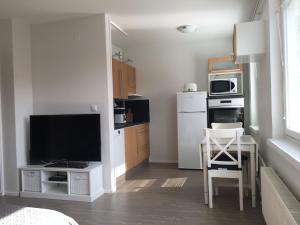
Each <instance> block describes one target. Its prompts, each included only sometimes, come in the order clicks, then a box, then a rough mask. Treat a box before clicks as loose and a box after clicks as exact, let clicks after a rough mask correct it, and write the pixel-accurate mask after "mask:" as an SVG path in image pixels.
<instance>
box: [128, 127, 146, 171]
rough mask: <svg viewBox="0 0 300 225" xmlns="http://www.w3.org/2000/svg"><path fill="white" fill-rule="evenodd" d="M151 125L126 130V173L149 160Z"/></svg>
mask: <svg viewBox="0 0 300 225" xmlns="http://www.w3.org/2000/svg"><path fill="white" fill-rule="evenodd" d="M149 155H150V146H149V124H139V125H136V126H132V127H126V128H125V164H126V171H128V170H130V169H132V168H134V167H136V166H137V165H139V164H140V163H142V162H144V161H145V160H147V159H148V158H149Z"/></svg>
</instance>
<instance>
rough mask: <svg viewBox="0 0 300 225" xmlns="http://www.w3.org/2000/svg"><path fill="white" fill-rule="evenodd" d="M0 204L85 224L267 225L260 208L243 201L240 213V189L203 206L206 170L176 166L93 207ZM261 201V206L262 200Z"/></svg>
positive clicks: (139, 176)
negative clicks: (59, 215)
mask: <svg viewBox="0 0 300 225" xmlns="http://www.w3.org/2000/svg"><path fill="white" fill-rule="evenodd" d="M0 202H7V203H13V204H18V205H25V206H32V207H42V208H49V209H55V210H58V211H61V212H63V213H65V214H67V215H69V216H71V217H73V218H74V219H75V220H76V221H77V222H78V223H79V224H80V225H104V224H105V225H148V224H149V225H150V224H153V225H173V224H176V225H194V224H195V225H196V224H197V225H202V224H208V225H212V224H214V225H219V224H220V225H227V224H228V225H229V224H230V225H236V224H238V225H240V224H241V225H242V224H245V225H246V224H255V225H259V224H265V222H264V219H263V216H262V213H261V207H260V205H259V204H258V207H257V208H255V209H253V208H251V199H250V197H247V198H245V199H244V205H245V206H244V207H245V211H244V212H240V211H239V201H238V190H237V189H235V188H220V195H219V196H217V197H215V198H214V208H213V209H209V208H208V207H207V206H206V205H205V204H204V196H203V177H202V171H194V170H178V169H177V168H176V165H160V164H151V165H149V166H145V167H143V168H141V169H140V171H139V172H138V173H136V174H135V176H133V177H132V178H131V179H128V180H127V181H126V182H125V183H123V184H122V185H120V187H119V188H118V192H117V193H112V194H104V195H103V196H101V197H100V198H98V199H97V200H96V201H94V202H93V203H83V202H71V201H60V200H46V199H29V198H17V197H3V198H0ZM258 202H260V201H259V200H258Z"/></svg>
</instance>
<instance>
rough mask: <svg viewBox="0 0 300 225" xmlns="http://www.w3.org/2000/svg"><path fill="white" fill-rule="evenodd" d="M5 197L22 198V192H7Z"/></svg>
mask: <svg viewBox="0 0 300 225" xmlns="http://www.w3.org/2000/svg"><path fill="white" fill-rule="evenodd" d="M4 196H17V197H18V196H20V192H16V191H5V192H4Z"/></svg>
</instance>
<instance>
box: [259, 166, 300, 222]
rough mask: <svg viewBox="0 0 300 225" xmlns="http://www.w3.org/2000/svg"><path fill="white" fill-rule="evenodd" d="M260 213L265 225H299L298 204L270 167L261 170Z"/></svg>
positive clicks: (299, 209)
mask: <svg viewBox="0 0 300 225" xmlns="http://www.w3.org/2000/svg"><path fill="white" fill-rule="evenodd" d="M261 195H262V211H263V215H264V217H265V220H266V223H267V225H296V224H300V204H299V202H298V201H297V199H296V198H295V197H294V195H293V194H292V193H291V192H290V190H289V189H288V188H287V186H286V185H285V184H284V183H283V181H282V180H281V179H280V178H279V176H278V175H277V174H276V173H275V171H274V170H273V169H272V168H271V167H262V168H261Z"/></svg>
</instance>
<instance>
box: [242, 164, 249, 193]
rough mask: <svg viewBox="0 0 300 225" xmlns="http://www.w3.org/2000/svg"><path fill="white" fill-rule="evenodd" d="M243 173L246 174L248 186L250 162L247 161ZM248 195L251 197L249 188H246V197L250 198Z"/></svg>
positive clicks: (245, 181)
mask: <svg viewBox="0 0 300 225" xmlns="http://www.w3.org/2000/svg"><path fill="white" fill-rule="evenodd" d="M243 173H244V184H247V182H248V180H249V179H248V177H249V170H248V160H247V161H246V164H245V168H243ZM248 195H249V190H248V188H245V196H246V197H248Z"/></svg>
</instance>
